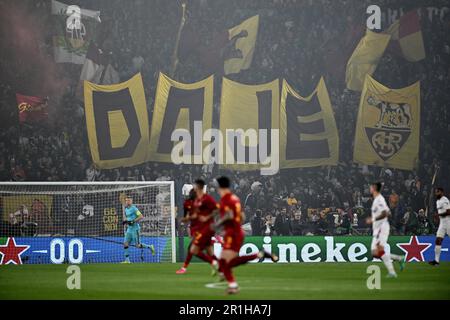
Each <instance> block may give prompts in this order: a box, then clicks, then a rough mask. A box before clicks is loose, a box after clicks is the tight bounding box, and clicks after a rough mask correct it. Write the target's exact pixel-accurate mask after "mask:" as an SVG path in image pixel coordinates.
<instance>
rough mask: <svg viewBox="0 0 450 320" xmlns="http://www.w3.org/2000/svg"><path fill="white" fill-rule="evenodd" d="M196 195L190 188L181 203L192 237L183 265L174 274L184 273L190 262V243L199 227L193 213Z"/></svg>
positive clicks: (184, 219)
mask: <svg viewBox="0 0 450 320" xmlns="http://www.w3.org/2000/svg"><path fill="white" fill-rule="evenodd" d="M196 196H197V195H196V192H195V190H194V189H193V188H192V189H191V190H190V191H189V195H188V197H187V198H186V200H184V203H183V208H184V217H183V221H185V222H187V221H190V225H189V233H190V235H191V238H192V239H191V243H190V244H189V247H188V251H187V255H186V259H185V260H184V264H183V267H181V268H180V269H178V270H177V271H176V274H185V273H186V272H187V267H188V266H189V263H190V262H191V259H192V252H191V245H192V242H193V241H194V238H195V234H196V233H197V232H198V229H199V228H198V227H199V222H198V218H197V215H196V214H195V213H194V201H195V198H196Z"/></svg>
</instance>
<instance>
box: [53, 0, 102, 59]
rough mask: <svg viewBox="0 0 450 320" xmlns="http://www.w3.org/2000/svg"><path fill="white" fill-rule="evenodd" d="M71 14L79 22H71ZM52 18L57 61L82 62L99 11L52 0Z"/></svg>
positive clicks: (98, 16) (98, 20) (98, 19)
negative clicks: (74, 23)
mask: <svg viewBox="0 0 450 320" xmlns="http://www.w3.org/2000/svg"><path fill="white" fill-rule="evenodd" d="M73 15H75V16H77V17H79V20H78V21H79V23H78V22H77V24H76V25H73V24H71V22H72V21H73V20H71V19H73ZM52 18H53V20H54V25H55V32H56V33H55V35H54V36H53V51H54V56H55V61H56V62H57V63H74V64H83V63H84V59H85V56H86V52H87V51H88V47H89V42H90V40H91V39H92V38H93V37H94V32H95V27H96V24H97V23H99V22H100V11H94V10H86V9H81V8H79V7H78V6H72V5H71V6H69V5H67V4H65V3H62V2H59V1H56V0H52Z"/></svg>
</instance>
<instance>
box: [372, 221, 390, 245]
mask: <svg viewBox="0 0 450 320" xmlns="http://www.w3.org/2000/svg"><path fill="white" fill-rule="evenodd" d="M389 232H390V227H389V224H388V223H384V224H382V225H381V226H380V227H379V228H377V229H374V230H373V236H372V244H371V246H370V249H371V250H372V251H373V250H375V249H377V246H383V247H385V246H386V244H387V241H388V238H389Z"/></svg>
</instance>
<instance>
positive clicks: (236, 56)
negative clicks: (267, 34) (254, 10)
mask: <svg viewBox="0 0 450 320" xmlns="http://www.w3.org/2000/svg"><path fill="white" fill-rule="evenodd" d="M258 26H259V15H256V16H253V17H251V18H248V19H247V20H245V21H244V22H242V23H241V24H239V25H237V26H235V27H233V28H231V29H229V30H228V39H229V44H228V45H227V47H226V48H224V50H223V51H227V50H229V51H231V52H229V53H231V54H229V56H230V58H229V59H226V60H225V63H224V72H225V74H231V73H239V72H240V71H241V70H246V69H248V68H250V65H251V63H252V60H253V52H254V51H255V45H256V38H257V36H258ZM224 53H225V52H224Z"/></svg>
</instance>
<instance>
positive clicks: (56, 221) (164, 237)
mask: <svg viewBox="0 0 450 320" xmlns="http://www.w3.org/2000/svg"><path fill="white" fill-rule="evenodd" d="M126 197H130V198H132V201H133V204H134V205H135V206H136V207H137V208H138V209H139V211H140V212H141V213H142V215H143V218H142V220H141V221H140V222H139V232H138V234H137V241H135V242H134V243H130V245H129V249H128V250H127V251H128V255H129V258H130V260H131V262H133V263H136V262H175V259H176V252H175V205H174V183H173V181H161V182H159V181H155V182H123V181H119V182H50V183H45V182H34V183H15V182H1V183H0V259H1V260H0V264H7V263H16V264H21V263H103V262H106V263H117V262H121V261H123V260H124V259H125V250H124V248H123V242H124V235H125V231H126V228H127V225H124V224H123V223H122V222H123V220H125V211H124V209H125V198H126ZM136 242H139V243H141V244H143V246H140V245H138V243H136ZM152 248H154V251H153V250H152ZM5 252H6V253H5ZM6 260H8V261H6Z"/></svg>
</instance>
